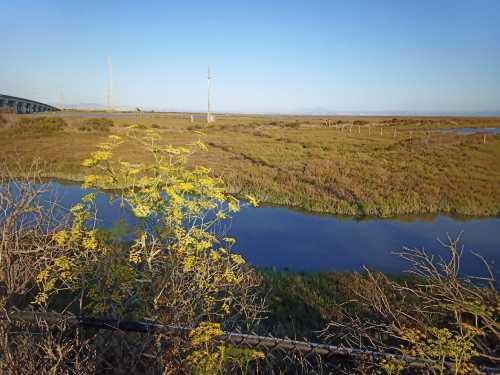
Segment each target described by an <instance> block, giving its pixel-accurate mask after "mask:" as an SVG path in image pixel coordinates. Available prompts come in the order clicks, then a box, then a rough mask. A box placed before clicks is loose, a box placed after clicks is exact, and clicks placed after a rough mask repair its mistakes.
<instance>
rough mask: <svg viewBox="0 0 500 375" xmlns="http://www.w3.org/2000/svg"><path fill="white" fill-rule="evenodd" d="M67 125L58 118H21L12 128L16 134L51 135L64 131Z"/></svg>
mask: <svg viewBox="0 0 500 375" xmlns="http://www.w3.org/2000/svg"><path fill="white" fill-rule="evenodd" d="M67 126H68V124H67V123H66V121H64V119H62V118H60V117H31V118H21V119H20V120H18V121H17V122H16V124H15V126H14V127H13V129H14V131H15V132H16V133H21V134H29V135H33V134H36V135H52V134H54V133H58V132H61V131H63V130H64V128H65V127H67Z"/></svg>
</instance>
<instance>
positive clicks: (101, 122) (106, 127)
mask: <svg viewBox="0 0 500 375" xmlns="http://www.w3.org/2000/svg"><path fill="white" fill-rule="evenodd" d="M113 126H114V123H113V120H110V119H107V118H90V119H87V120H85V121H84V122H83V124H82V125H80V126H79V127H78V130H80V131H87V132H92V131H97V132H109V131H110V128H112V127H113Z"/></svg>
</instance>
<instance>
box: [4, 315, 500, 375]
mask: <svg viewBox="0 0 500 375" xmlns="http://www.w3.org/2000/svg"><path fill="white" fill-rule="evenodd" d="M0 320H7V321H24V322H42V321H44V322H47V323H48V324H51V323H52V324H55V323H60V322H62V321H64V322H65V323H66V324H68V325H70V326H74V327H82V328H94V329H105V330H114V331H121V332H137V333H145V334H159V335H165V336H179V337H184V338H187V337H188V336H189V333H190V332H191V330H192V329H193V328H190V327H184V326H176V325H165V324H158V323H155V322H148V321H130V320H116V319H102V318H94V317H85V316H74V315H63V314H58V313H43V312H33V311H13V312H8V313H4V314H2V315H0ZM215 340H216V341H219V342H225V343H228V344H231V345H234V346H238V347H246V348H253V349H259V350H264V351H273V350H281V351H285V352H295V353H298V354H301V355H309V354H316V355H320V356H322V357H324V358H325V359H330V358H336V359H344V360H356V361H380V360H383V359H385V360H397V361H401V362H404V363H405V364H406V366H407V367H411V368H420V369H423V368H429V367H437V366H438V365H439V364H438V363H437V362H434V361H431V360H424V359H421V358H417V357H412V356H406V355H401V354H394V353H387V352H378V351H372V350H364V349H358V348H349V347H343V346H336V345H327V344H319V343H313V342H309V341H298V340H293V339H289V338H276V337H272V336H259V335H253V334H244V333H240V332H227V331H224V332H223V333H222V334H221V335H219V336H218V337H216V338H215ZM446 366H447V368H448V370H450V371H453V370H454V363H453V362H447V363H446ZM479 370H480V373H481V374H500V368H499V367H480V368H479Z"/></svg>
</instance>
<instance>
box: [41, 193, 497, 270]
mask: <svg viewBox="0 0 500 375" xmlns="http://www.w3.org/2000/svg"><path fill="white" fill-rule="evenodd" d="M84 194H86V191H85V190H82V189H81V188H80V187H79V186H78V185H63V184H60V183H51V184H50V197H51V199H54V198H56V199H57V200H58V201H59V202H61V205H63V206H66V207H70V206H71V205H72V204H74V203H75V202H77V201H78V200H79V199H80V198H81V197H82V196H83V195H84ZM97 207H98V217H99V220H100V225H101V226H102V227H106V228H111V227H113V225H115V227H114V228H115V229H116V230H119V231H121V232H122V234H123V233H125V232H127V231H128V232H130V231H131V230H133V226H134V224H135V223H137V221H136V219H135V218H134V217H133V215H132V214H131V213H130V212H129V211H127V210H123V209H121V208H120V206H119V203H118V202H115V203H114V204H110V203H109V197H108V196H107V195H106V194H104V193H99V194H97ZM118 219H120V220H121V222H122V223H121V225H119V226H116V222H117V220H118ZM225 226H226V227H227V229H228V230H229V233H230V234H231V235H232V236H233V237H236V238H237V243H236V250H237V251H239V252H240V253H242V255H244V256H245V258H246V259H247V260H248V261H249V262H250V263H252V264H254V265H256V266H261V267H275V268H276V269H283V268H288V269H290V270H294V271H320V270H321V271H330V270H332V271H343V270H360V269H361V268H362V267H363V266H369V267H375V268H378V269H381V270H384V271H387V272H400V271H402V270H404V269H405V268H406V265H405V263H404V262H403V261H401V260H400V259H399V258H398V257H396V256H394V255H391V252H393V251H399V250H401V249H402V248H403V247H404V246H407V247H417V248H425V249H427V250H429V251H430V252H432V253H433V254H436V255H445V254H446V250H445V248H444V247H443V246H442V245H440V244H439V242H438V240H439V239H440V240H443V241H444V240H446V239H447V235H450V236H452V237H456V236H458V235H459V234H460V233H461V238H462V244H463V245H464V248H465V253H464V262H463V267H462V271H463V272H465V273H469V274H471V273H472V274H478V273H480V272H482V271H483V270H484V268H483V266H482V264H481V261H480V260H479V259H478V258H476V257H475V256H473V255H472V254H471V253H470V252H471V251H475V252H479V253H480V254H482V255H483V256H484V257H485V258H486V259H487V260H488V261H489V262H490V264H491V265H492V269H493V270H494V272H495V273H496V274H497V275H498V274H499V270H498V267H497V264H498V263H499V261H500V218H483V219H471V218H468V219H467V220H466V221H463V220H460V219H458V218H452V217H448V216H442V215H438V216H434V217H432V216H429V215H427V216H423V217H421V218H419V217H415V216H413V217H410V218H404V219H401V218H399V219H371V220H359V219H356V218H347V217H341V218H338V217H335V216H325V215H313V214H306V213H303V212H297V211H293V210H290V209H287V208H279V207H261V208H250V207H245V208H243V209H242V210H241V211H240V212H239V213H238V214H236V215H235V216H234V217H233V219H232V221H231V222H228V223H225ZM482 274H483V275H484V273H482Z"/></svg>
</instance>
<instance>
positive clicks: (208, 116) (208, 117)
mask: <svg viewBox="0 0 500 375" xmlns="http://www.w3.org/2000/svg"><path fill="white" fill-rule="evenodd" d="M207 78H208V103H207V104H208V107H207V124H208V123H210V122H212V121H211V120H212V119H211V115H210V78H211V77H210V65H209V66H208V75H207Z"/></svg>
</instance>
